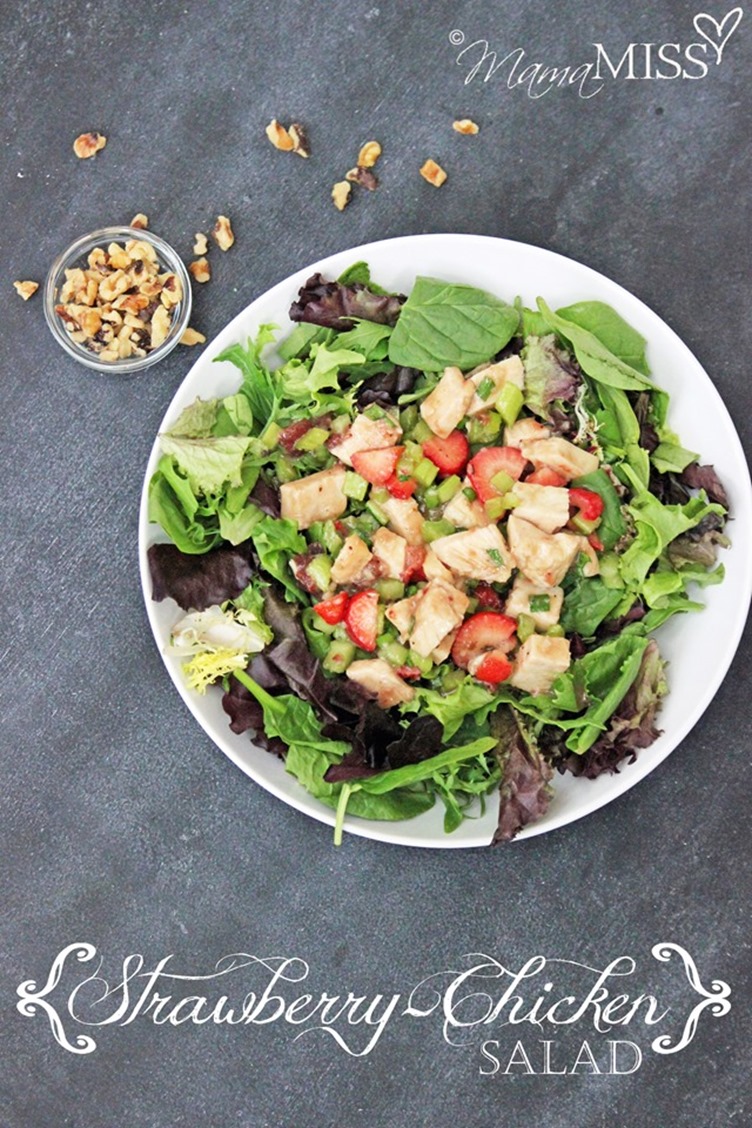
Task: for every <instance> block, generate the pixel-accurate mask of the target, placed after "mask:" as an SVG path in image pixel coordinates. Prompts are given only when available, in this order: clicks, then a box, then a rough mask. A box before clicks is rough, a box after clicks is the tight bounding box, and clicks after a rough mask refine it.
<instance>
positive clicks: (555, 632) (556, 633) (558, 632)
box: [546, 623, 565, 638]
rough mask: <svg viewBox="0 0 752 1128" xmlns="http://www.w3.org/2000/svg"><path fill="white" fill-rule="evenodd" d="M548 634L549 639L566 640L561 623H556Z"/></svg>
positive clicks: (549, 629)
mask: <svg viewBox="0 0 752 1128" xmlns="http://www.w3.org/2000/svg"><path fill="white" fill-rule="evenodd" d="M546 634H547V635H548V637H549V638H564V634H565V631H564V628H563V627H562V625H561V623H554V625H553V626H552V627H549V628H548V630H547V631H546Z"/></svg>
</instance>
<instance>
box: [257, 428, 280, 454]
mask: <svg viewBox="0 0 752 1128" xmlns="http://www.w3.org/2000/svg"><path fill="white" fill-rule="evenodd" d="M281 430H282V428H281V427H280V426H279V425H278V424H277V423H270V424H269V426H268V427H267V428H266V430H265V431H264V433H263V435H262V436H261V439H260V442H261V445H262V446H263V448H264V450H274V448H275V446H276V445H277V442H278V440H279V435H280V431H281Z"/></svg>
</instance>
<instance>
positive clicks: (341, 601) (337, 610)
mask: <svg viewBox="0 0 752 1128" xmlns="http://www.w3.org/2000/svg"><path fill="white" fill-rule="evenodd" d="M348 599H349V596H348V594H347V592H346V591H341V592H339V594H338V595H334V596H332V598H331V599H324V600H322V602H321V603H314V605H313V609H314V611H315V612H316V614H317V615H320V616H321V618H322V619H323V620H324V622H325V623H329V624H330V626H334V625H335V624H336V623H341V622H342V620H343V619H344V617H345V608H346V607H347V600H348Z"/></svg>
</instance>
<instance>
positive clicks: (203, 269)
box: [188, 257, 211, 282]
mask: <svg viewBox="0 0 752 1128" xmlns="http://www.w3.org/2000/svg"><path fill="white" fill-rule="evenodd" d="M188 269H189V270H190V272H191V274H192V275H193V277H194V279H195V280H196V282H208V281H209V279H210V278H211V267H210V266H209V260H208V259H206V258H203V257H202V258H199V259H196V261H195V262H190V263H188Z"/></svg>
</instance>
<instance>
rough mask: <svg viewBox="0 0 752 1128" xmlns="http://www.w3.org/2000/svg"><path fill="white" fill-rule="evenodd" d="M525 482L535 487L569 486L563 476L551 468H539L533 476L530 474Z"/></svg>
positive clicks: (534, 471)
mask: <svg viewBox="0 0 752 1128" xmlns="http://www.w3.org/2000/svg"><path fill="white" fill-rule="evenodd" d="M525 481H526V482H530V484H531V485H533V486H566V484H567V479H566V478H562V476H561V474H557V473H556V471H555V470H552V469H551V467H550V466H539V467H538V469H537V470H533V472H532V474H528V476H527V477H526V478H525Z"/></svg>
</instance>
